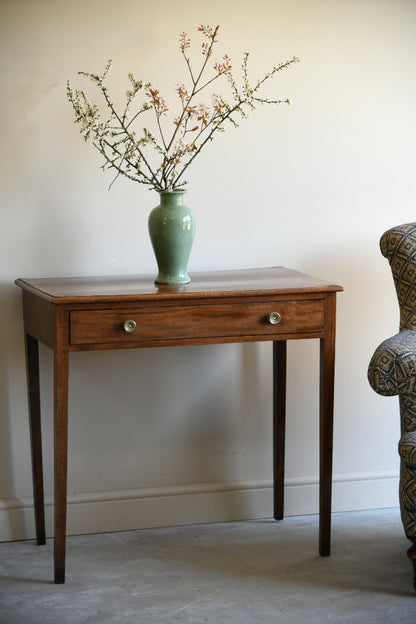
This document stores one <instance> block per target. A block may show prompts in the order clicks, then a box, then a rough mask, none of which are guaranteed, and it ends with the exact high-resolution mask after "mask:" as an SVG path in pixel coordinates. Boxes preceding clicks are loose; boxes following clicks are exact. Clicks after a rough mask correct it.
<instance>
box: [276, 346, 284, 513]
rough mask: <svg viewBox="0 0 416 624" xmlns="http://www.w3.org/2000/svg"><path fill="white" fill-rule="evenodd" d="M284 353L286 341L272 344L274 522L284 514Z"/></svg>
mask: <svg viewBox="0 0 416 624" xmlns="http://www.w3.org/2000/svg"><path fill="white" fill-rule="evenodd" d="M286 352H287V346H286V340H277V341H275V342H273V481H274V487H273V502H274V514H273V515H274V518H275V520H282V519H283V514H284V477H285V432H286Z"/></svg>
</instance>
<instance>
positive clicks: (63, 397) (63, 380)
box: [54, 351, 69, 583]
mask: <svg viewBox="0 0 416 624" xmlns="http://www.w3.org/2000/svg"><path fill="white" fill-rule="evenodd" d="M68 364H69V358H68V352H67V351H63V352H59V351H57V352H55V542H54V564H55V583H64V582H65V551H66V498H67V464H68V373H69V366H68Z"/></svg>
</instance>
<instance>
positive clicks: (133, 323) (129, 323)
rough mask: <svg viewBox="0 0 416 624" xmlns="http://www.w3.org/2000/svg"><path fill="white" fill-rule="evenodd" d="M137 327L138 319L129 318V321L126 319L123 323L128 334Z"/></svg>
mask: <svg viewBox="0 0 416 624" xmlns="http://www.w3.org/2000/svg"><path fill="white" fill-rule="evenodd" d="M136 327H137V323H136V321H133V319H127V321H124V323H123V329H124V331H125V332H126V333H127V334H132V333H133V332H134V330H135V329H136Z"/></svg>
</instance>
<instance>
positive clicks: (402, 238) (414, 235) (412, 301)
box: [380, 223, 416, 330]
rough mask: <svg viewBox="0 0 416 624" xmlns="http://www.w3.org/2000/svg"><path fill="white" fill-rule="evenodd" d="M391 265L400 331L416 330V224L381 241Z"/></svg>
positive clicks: (382, 250) (383, 237)
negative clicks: (397, 301) (397, 303)
mask: <svg viewBox="0 0 416 624" xmlns="http://www.w3.org/2000/svg"><path fill="white" fill-rule="evenodd" d="M380 249H381V253H382V254H383V256H385V257H386V258H387V260H388V261H389V263H390V267H391V271H392V273H393V280H394V285H395V287H396V293H397V298H398V300H399V306H400V329H401V330H403V329H416V289H415V282H416V223H406V224H405V225H399V226H398V227H395V228H392V229H391V230H388V231H387V232H385V233H384V234H383V236H382V237H381V239H380Z"/></svg>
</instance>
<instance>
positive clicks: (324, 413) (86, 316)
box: [16, 267, 342, 583]
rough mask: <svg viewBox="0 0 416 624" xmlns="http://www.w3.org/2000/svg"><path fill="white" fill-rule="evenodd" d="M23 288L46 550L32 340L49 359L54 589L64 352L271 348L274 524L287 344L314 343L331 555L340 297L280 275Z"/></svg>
mask: <svg viewBox="0 0 416 624" xmlns="http://www.w3.org/2000/svg"><path fill="white" fill-rule="evenodd" d="M16 284H17V285H18V286H20V287H21V288H22V293H23V313H24V332H25V344H26V364H27V381H28V397H29V417H30V437H31V452H32V473H33V492H34V508H35V523H36V537H37V543H38V544H44V543H45V519H44V495H43V468H42V439H41V410H40V392H39V352H38V341H41V342H42V343H44V344H46V345H48V346H49V347H50V348H51V349H52V350H53V351H54V378H55V383H54V409H55V420H54V423H55V499H54V507H55V531H54V572H55V583H64V581H65V549H66V506H67V453H68V375H69V353H70V352H72V351H92V350H104V349H130V348H133V349H135V348H140V347H168V346H178V345H195V344H198V345H202V344H215V343H233V342H256V341H272V344H273V423H274V434H273V443H274V444H273V448H274V451H273V457H274V470H273V473H274V474H273V476H274V488H273V491H274V517H275V519H276V520H280V519H282V518H283V482H284V450H285V412H286V341H287V340H292V339H299V338H319V339H320V399H319V400H320V496H319V514H320V516H319V517H320V523H319V552H320V554H321V555H322V556H328V555H329V554H330V539H331V490H332V438H333V399H334V365H335V310H336V292H337V291H341V290H342V287H341V286H337V285H336V284H329V283H327V282H324V281H322V280H318V279H315V278H312V277H309V276H307V275H304V274H302V273H299V272H297V271H293V270H290V269H286V268H284V267H275V268H267V269H250V270H242V271H220V272H213V273H199V274H195V275H193V279H192V282H191V283H190V284H186V285H184V286H162V285H157V284H154V282H153V279H152V278H151V277H148V276H147V277H146V276H122V277H74V278H56V279H55V278H42V279H24V278H21V279H18V280H16Z"/></svg>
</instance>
